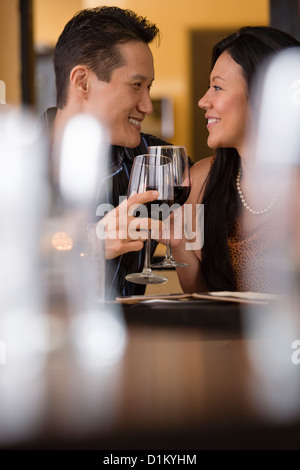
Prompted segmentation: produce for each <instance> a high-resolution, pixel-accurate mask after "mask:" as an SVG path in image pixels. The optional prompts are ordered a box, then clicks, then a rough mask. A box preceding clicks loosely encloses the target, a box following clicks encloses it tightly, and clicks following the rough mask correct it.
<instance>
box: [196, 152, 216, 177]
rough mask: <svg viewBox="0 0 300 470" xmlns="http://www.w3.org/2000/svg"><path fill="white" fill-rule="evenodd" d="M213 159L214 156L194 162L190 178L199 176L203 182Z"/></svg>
mask: <svg viewBox="0 0 300 470" xmlns="http://www.w3.org/2000/svg"><path fill="white" fill-rule="evenodd" d="M213 160H214V157H207V158H203V159H202V160H199V161H198V162H197V163H195V164H194V165H193V166H192V167H191V176H192V178H197V179H198V178H201V179H203V182H204V181H205V179H206V177H207V175H208V173H209V171H210V168H211V165H212V162H213Z"/></svg>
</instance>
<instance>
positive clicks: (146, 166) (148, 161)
mask: <svg viewBox="0 0 300 470" xmlns="http://www.w3.org/2000/svg"><path fill="white" fill-rule="evenodd" d="M149 190H152V191H153V190H156V191H158V192H159V196H158V199H156V200H155V201H153V202H148V203H147V204H145V206H146V208H147V213H148V217H151V216H152V217H155V215H157V208H158V207H159V205H161V204H167V206H168V207H170V206H171V205H172V204H173V199H174V183H173V171H172V162H171V160H170V159H169V158H168V157H165V156H163V155H156V154H155V153H153V152H152V154H151V155H148V154H145V155H138V156H137V157H135V159H134V161H133V166H132V170H131V173H130V179H129V186H128V197H130V196H131V195H132V194H136V193H143V192H145V191H149ZM155 218H157V217H155ZM150 239H151V229H150V228H148V237H147V239H146V246H145V261H144V268H143V271H142V272H141V273H132V274H127V276H126V277H125V279H126V280H127V281H130V282H134V283H136V284H163V283H165V282H167V281H168V279H167V278H166V277H164V276H159V275H157V274H154V273H153V272H152V271H151V267H150V258H151V253H150Z"/></svg>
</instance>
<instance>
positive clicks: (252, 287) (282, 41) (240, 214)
mask: <svg viewBox="0 0 300 470" xmlns="http://www.w3.org/2000/svg"><path fill="white" fill-rule="evenodd" d="M295 46H297V47H299V46H300V43H299V42H298V41H297V40H296V39H294V38H292V37H291V36H289V35H288V34H286V33H284V32H281V31H278V30H276V29H273V28H270V27H245V28H242V29H240V30H239V31H238V32H236V33H235V34H232V35H230V36H228V37H226V38H225V39H223V40H221V41H220V42H219V43H218V44H217V45H216V46H215V47H214V50H213V55H212V67H213V68H212V72H211V76H210V85H209V88H208V90H207V92H206V93H205V95H204V96H203V97H202V98H201V99H200V101H199V103H198V105H199V107H200V108H202V109H204V110H205V118H206V119H207V129H208V133H209V136H208V141H207V142H208V145H209V147H210V148H212V149H216V152H215V156H214V157H210V158H206V159H203V160H200V161H199V162H198V163H197V164H195V165H194V166H193V167H192V169H191V177H192V181H193V187H192V191H191V195H190V197H189V199H188V201H187V204H193V205H195V204H199V203H203V204H204V211H205V212H204V245H203V247H202V250H198V251H187V250H185V249H184V242H185V241H184V240H183V241H182V243H181V245H180V246H176V245H175V246H174V248H173V250H172V252H173V256H174V257H175V258H176V259H177V260H178V261H183V260H184V261H185V262H187V263H189V267H188V268H178V277H179V280H180V283H181V286H182V288H183V290H184V291H185V292H200V291H207V290H209V291H220V290H221V291H224V290H230V291H235V290H237V291H256V292H269V291H273V290H274V285H272V284H273V280H274V279H271V278H272V276H270V275H269V274H270V269H269V268H266V267H265V265H264V255H265V254H266V252H267V251H268V250H269V249H271V247H270V243H271V241H270V240H269V235H270V225H269V224H270V221H271V219H272V212H273V213H274V206H275V205H276V196H277V193H276V191H275V188H273V187H272V188H271V189H270V188H269V187H267V188H264V189H265V192H263V193H262V192H261V191H260V190H261V188H260V187H259V186H258V182H257V181H256V173H255V158H254V157H253V150H251V148H253V147H252V146H251V145H249V142H248V129H249V122H250V119H251V114H252V113H253V108H252V106H251V102H250V95H251V92H252V84H253V80H254V77H255V74H256V72H257V70H258V68H259V66H260V65H261V64H262V63H263V62H264V61H265V60H266V59H267V58H270V57H271V56H272V54H274V53H276V52H277V51H281V50H282V49H285V48H288V47H295ZM199 188H200V192H199ZM278 199H279V198H278ZM246 270H247V271H246ZM245 271H246V272H247V275H246V276H245Z"/></svg>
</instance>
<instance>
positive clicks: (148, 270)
mask: <svg viewBox="0 0 300 470" xmlns="http://www.w3.org/2000/svg"><path fill="white" fill-rule="evenodd" d="M150 241H151V231H150V230H148V238H147V240H146V242H145V243H146V246H145V261H144V269H143V273H146V274H150V273H151V268H150V258H151V243H150Z"/></svg>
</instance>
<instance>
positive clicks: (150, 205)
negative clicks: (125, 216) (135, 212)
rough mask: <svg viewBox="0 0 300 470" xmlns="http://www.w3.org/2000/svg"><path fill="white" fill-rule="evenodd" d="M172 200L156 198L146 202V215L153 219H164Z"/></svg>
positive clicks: (167, 215) (167, 214) (168, 213)
mask: <svg viewBox="0 0 300 470" xmlns="http://www.w3.org/2000/svg"><path fill="white" fill-rule="evenodd" d="M172 204H173V201H172V200H170V199H156V200H155V201H152V202H147V203H146V204H145V206H146V207H147V210H148V217H149V218H151V219H155V220H165V219H166V218H167V217H169V215H170V209H169V208H170V207H171V206H172Z"/></svg>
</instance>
